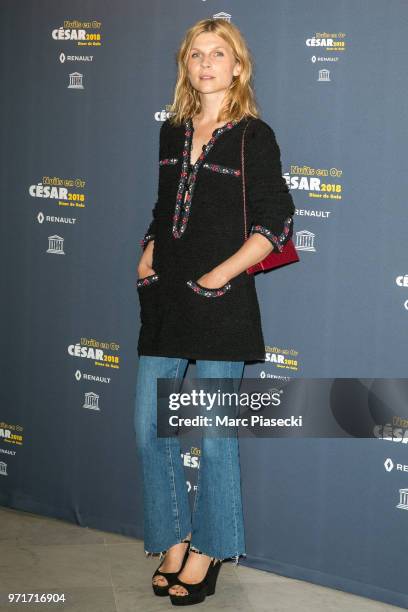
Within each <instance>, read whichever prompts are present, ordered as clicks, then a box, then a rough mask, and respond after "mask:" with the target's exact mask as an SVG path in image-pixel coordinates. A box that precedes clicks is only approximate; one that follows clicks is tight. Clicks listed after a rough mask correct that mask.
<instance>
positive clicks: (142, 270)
mask: <svg viewBox="0 0 408 612" xmlns="http://www.w3.org/2000/svg"><path fill="white" fill-rule="evenodd" d="M153 248H154V240H149V242H148V243H147V245H146V248H145V249H144V251H143V255H142V256H141V258H140V260H139V264H138V266H137V275H138V278H139V279H141V278H145V277H146V276H149V275H150V274H156V272H155V270H153V267H152V266H153Z"/></svg>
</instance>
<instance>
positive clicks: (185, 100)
mask: <svg viewBox="0 0 408 612" xmlns="http://www.w3.org/2000/svg"><path fill="white" fill-rule="evenodd" d="M202 32H214V33H215V34H218V36H220V37H221V38H223V39H224V40H225V41H226V42H227V43H228V44H229V45H230V47H231V48H232V52H233V54H234V57H235V59H236V60H238V61H239V62H240V64H241V73H240V74H239V75H238V76H234V77H233V80H232V83H231V85H230V87H229V90H228V91H227V92H226V94H225V99H224V103H223V106H222V108H221V109H220V112H219V113H218V118H217V122H220V121H225V122H226V121H232V120H235V119H236V120H238V121H239V120H241V119H242V118H243V117H259V112H258V108H257V104H256V102H255V94H254V91H253V88H252V85H251V80H252V73H253V68H252V66H253V62H252V58H251V53H250V51H249V49H248V47H247V44H246V42H245V39H244V37H243V36H242V34H241V32H240V31H239V29H238V28H237V27H236V26H235V25H233V24H232V23H230V22H229V21H226V20H225V19H211V18H210V19H201V20H200V21H198V22H197V23H195V24H194V25H193V26H192V27H191V28H190V29H189V30H187V32H186V34H185V36H184V39H183V40H182V42H181V45H180V47H179V50H178V51H177V54H176V60H177V65H178V76H177V82H176V86H175V90H174V100H173V103H172V104H171V107H170V109H169V110H170V113H173V114H172V115H170V117H169V121H170V123H171V124H172V125H181V124H182V123H183V122H184V121H185V120H186V119H188V118H189V117H193V116H195V115H196V114H198V113H199V112H200V110H201V102H200V96H199V93H198V92H197V91H196V90H195V89H194V88H193V87H192V85H191V83H190V80H189V78H188V71H187V62H188V58H189V55H190V50H191V47H192V45H193V41H194V39H195V37H196V36H198V35H199V34H201V33H202Z"/></svg>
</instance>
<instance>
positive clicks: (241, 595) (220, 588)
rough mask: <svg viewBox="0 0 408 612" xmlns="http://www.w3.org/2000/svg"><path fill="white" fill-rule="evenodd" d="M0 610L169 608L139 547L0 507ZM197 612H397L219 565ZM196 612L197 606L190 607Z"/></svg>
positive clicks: (152, 563) (154, 562) (147, 611)
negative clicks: (26, 596)
mask: <svg viewBox="0 0 408 612" xmlns="http://www.w3.org/2000/svg"><path fill="white" fill-rule="evenodd" d="M0 543H1V546H0V550H1V554H0V610H16V611H17V610H18V611H20V610H21V611H23V610H24V611H25V610H33V609H36V610H43V609H50V610H51V609H52V610H60V609H63V610H70V611H73V612H136V611H138V610H140V611H143V612H156V611H159V610H163V611H164V610H170V609H171V610H173V609H175V608H174V606H172V605H171V603H170V601H169V599H168V598H167V597H163V598H161V597H156V596H155V595H154V594H153V591H152V590H151V587H150V581H151V576H152V574H153V572H154V570H155V569H156V567H157V566H158V565H159V561H158V557H154V558H146V556H145V554H144V549H143V542H142V541H141V540H135V539H133V538H126V537H123V536H120V535H116V534H111V533H106V532H103V531H97V530H95V529H89V528H87V527H85V528H84V527H78V526H76V525H72V524H71V523H67V522H64V521H60V520H57V519H52V518H47V517H43V516H38V515H36V514H31V513H29V512H21V511H18V510H13V509H11V508H5V507H0ZM8 593H39V594H41V593H58V594H62V593H64V594H65V599H66V601H65V603H55V602H51V603H48V604H45V603H36V604H33V603H31V604H29V603H20V604H17V603H14V604H10V603H7V602H8ZM199 605H200V609H203V608H204V607H205V609H206V610H217V611H220V610H222V611H223V612H227V611H228V610H231V611H232V610H234V611H235V610H238V611H239V610H242V611H244V610H245V612H252V611H254V612H255V611H256V612H263V611H265V612H266V611H267V612H295V611H296V612H297V611H299V612H323V611H324V612H356V611H357V612H380V611H381V612H386V611H387V610H401V608H399V607H395V606H390V605H386V604H383V603H380V602H377V601H374V600H371V599H366V598H363V597H358V596H355V595H349V594H347V593H343V592H342V591H337V590H335V589H329V588H326V587H321V586H317V585H314V584H310V583H308V582H304V581H302V580H293V579H291V578H285V577H282V576H278V575H276V574H273V573H270V572H264V571H260V570H255V569H250V568H247V567H244V566H242V565H238V566H237V567H235V566H234V565H233V564H232V563H225V564H224V565H223V567H222V568H221V572H220V575H219V578H218V583H217V590H216V593H215V594H214V595H212V596H211V597H208V598H207V599H206V600H205V602H204V603H202V604H199ZM194 609H196V608H194Z"/></svg>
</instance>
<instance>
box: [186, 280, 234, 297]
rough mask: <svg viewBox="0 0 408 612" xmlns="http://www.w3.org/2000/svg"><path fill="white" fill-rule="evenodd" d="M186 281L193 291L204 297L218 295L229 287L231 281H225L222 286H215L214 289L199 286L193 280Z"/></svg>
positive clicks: (222, 293)
mask: <svg viewBox="0 0 408 612" xmlns="http://www.w3.org/2000/svg"><path fill="white" fill-rule="evenodd" d="M186 282H187V285H188V286H189V287H190V288H191V289H192V290H193V291H194V292H195V293H198V294H199V295H203V296H204V297H219V296H221V295H224V293H226V292H227V291H229V290H230V289H231V283H225V285H223V286H222V287H217V288H216V289H209V288H206V287H201V285H199V284H198V283H196V281H193V280H188V281H186Z"/></svg>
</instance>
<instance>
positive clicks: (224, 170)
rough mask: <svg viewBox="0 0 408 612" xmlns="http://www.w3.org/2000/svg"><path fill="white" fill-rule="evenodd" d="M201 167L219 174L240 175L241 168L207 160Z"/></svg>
mask: <svg viewBox="0 0 408 612" xmlns="http://www.w3.org/2000/svg"><path fill="white" fill-rule="evenodd" d="M203 168H207V170H211V171H212V172H219V173H220V174H227V175H229V176H236V177H240V176H241V170H240V169H238V168H230V167H229V166H221V164H209V163H208V162H205V163H203Z"/></svg>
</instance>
